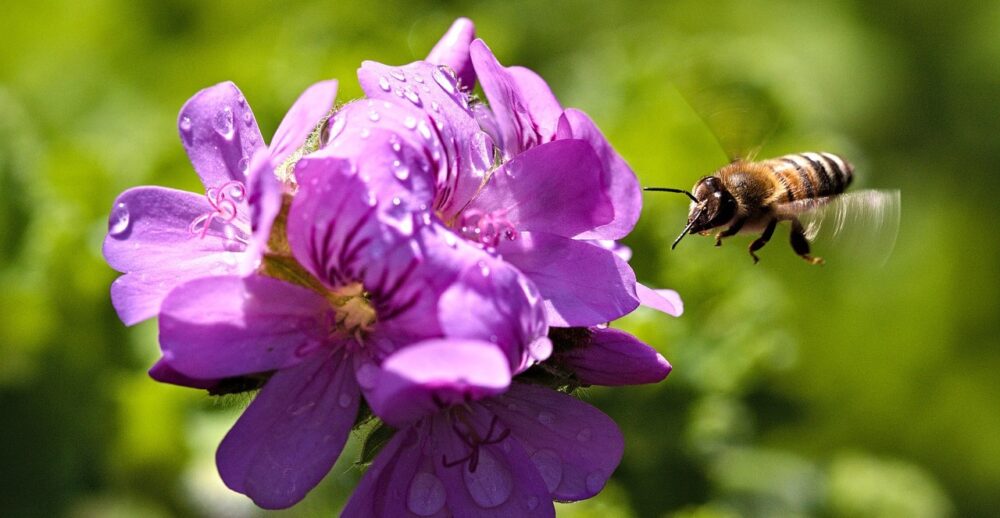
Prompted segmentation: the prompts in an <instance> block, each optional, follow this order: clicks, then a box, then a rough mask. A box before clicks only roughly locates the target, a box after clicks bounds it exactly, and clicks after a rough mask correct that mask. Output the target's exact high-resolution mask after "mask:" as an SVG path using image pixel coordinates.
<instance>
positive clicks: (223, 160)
mask: <svg viewBox="0 0 1000 518" xmlns="http://www.w3.org/2000/svg"><path fill="white" fill-rule="evenodd" d="M177 125H178V127H179V128H180V134H181V142H182V143H183V144H184V149H186V150H187V154H188V157H189V158H190V159H191V164H192V165H193V166H194V170H195V171H197V172H198V176H200V177H201V182H202V183H203V184H204V185H205V189H206V190H207V189H212V188H219V187H222V186H223V185H224V184H226V183H227V182H230V181H237V182H245V181H246V174H245V171H246V168H247V164H249V163H250V158H251V157H253V155H254V153H255V152H256V151H257V149H259V148H261V147H263V146H264V139H263V138H262V137H261V136H260V129H259V128H257V120H256V119H255V118H254V116H253V112H252V111H250V106H249V105H248V104H247V102H246V99H245V98H244V97H243V93H242V92H240V89H239V88H236V85H234V84H233V83H230V82H225V83H219V84H217V85H215V86H212V87H209V88H206V89H204V90H202V91H200V92H198V93H196V94H195V95H194V97H192V98H191V99H189V100H188V102H187V103H186V104H184V107H183V108H181V113H180V115H179V116H178V118H177Z"/></svg>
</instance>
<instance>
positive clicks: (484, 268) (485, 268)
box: [478, 261, 490, 277]
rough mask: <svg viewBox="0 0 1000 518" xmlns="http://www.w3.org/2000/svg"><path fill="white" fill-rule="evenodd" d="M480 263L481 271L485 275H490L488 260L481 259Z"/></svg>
mask: <svg viewBox="0 0 1000 518" xmlns="http://www.w3.org/2000/svg"><path fill="white" fill-rule="evenodd" d="M478 265H479V273H481V274H482V275H483V277H489V276H490V266H489V265H488V264H486V261H479V263H478Z"/></svg>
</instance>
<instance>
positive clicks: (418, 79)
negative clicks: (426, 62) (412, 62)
mask: <svg viewBox="0 0 1000 518" xmlns="http://www.w3.org/2000/svg"><path fill="white" fill-rule="evenodd" d="M413 80H414V81H416V82H418V83H423V82H424V78H423V76H421V75H420V74H413Z"/></svg>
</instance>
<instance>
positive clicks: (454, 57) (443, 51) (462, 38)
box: [426, 18, 476, 90]
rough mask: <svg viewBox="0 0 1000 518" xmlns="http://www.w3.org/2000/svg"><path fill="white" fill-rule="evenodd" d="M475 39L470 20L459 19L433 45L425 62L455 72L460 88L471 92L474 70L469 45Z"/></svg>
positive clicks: (474, 80) (474, 77)
mask: <svg viewBox="0 0 1000 518" xmlns="http://www.w3.org/2000/svg"><path fill="white" fill-rule="evenodd" d="M474 39H476V27H475V25H473V24H472V20H470V19H468V18H459V19H457V20H455V22H454V23H452V24H451V27H450V28H449V29H448V32H446V33H445V34H444V36H442V37H441V40H440V41H438V42H437V44H436V45H434V48H433V49H431V52H430V54H427V59H426V61H427V62H429V63H433V64H435V65H444V66H446V67H450V68H451V69H452V70H454V71H455V75H456V76H457V77H458V81H459V84H460V85H461V87H462V88H464V89H468V90H471V89H472V88H473V87H474V86H475V85H476V70H475V69H474V68H473V67H472V59H471V58H470V57H469V44H470V43H472V40H474Z"/></svg>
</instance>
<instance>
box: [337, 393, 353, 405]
mask: <svg viewBox="0 0 1000 518" xmlns="http://www.w3.org/2000/svg"><path fill="white" fill-rule="evenodd" d="M353 402H354V398H353V397H351V395H350V394H341V395H340V399H338V400H337V404H339V405H340V408H347V407H349V406H351V403H353Z"/></svg>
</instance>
